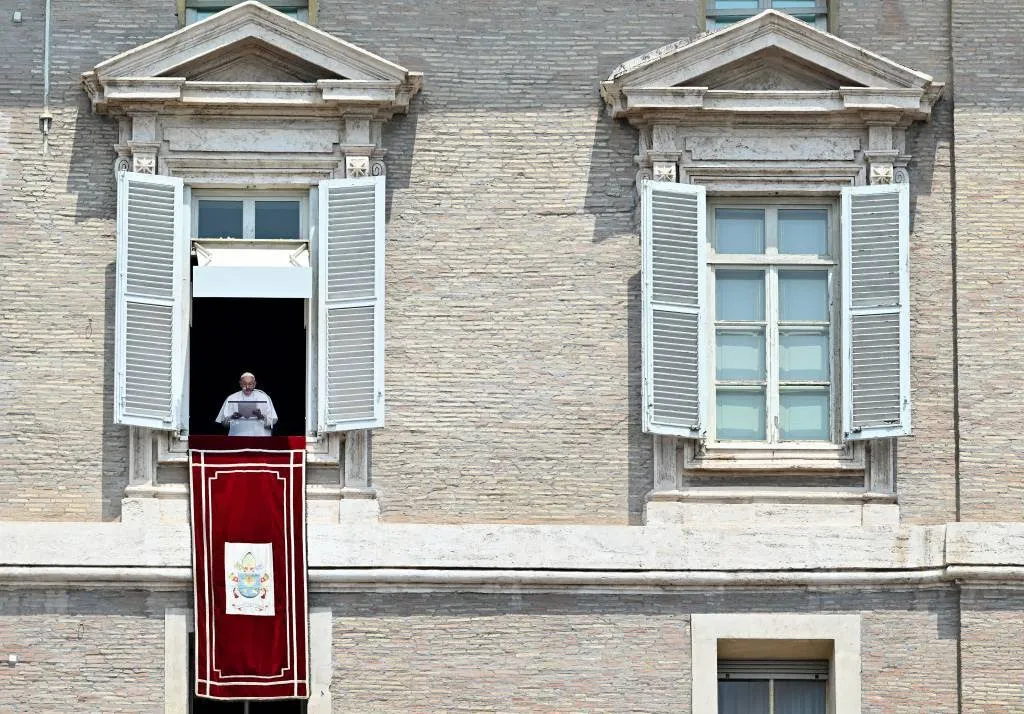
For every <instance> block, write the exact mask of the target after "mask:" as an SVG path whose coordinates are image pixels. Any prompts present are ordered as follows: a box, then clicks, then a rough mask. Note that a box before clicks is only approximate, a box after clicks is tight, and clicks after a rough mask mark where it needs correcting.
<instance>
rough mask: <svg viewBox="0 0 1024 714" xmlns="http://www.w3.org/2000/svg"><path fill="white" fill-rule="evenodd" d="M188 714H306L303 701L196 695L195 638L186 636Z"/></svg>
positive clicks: (304, 701)
mask: <svg viewBox="0 0 1024 714" xmlns="http://www.w3.org/2000/svg"><path fill="white" fill-rule="evenodd" d="M188 673H189V675H188V676H189V682H190V684H189V695H188V712H189V714H306V700H305V699H278V700H274V701H262V702H261V701H248V700H242V701H222V700H220V699H208V698H206V697H200V696H198V695H197V694H196V682H195V676H196V637H195V634H194V633H191V632H190V633H189V635H188Z"/></svg>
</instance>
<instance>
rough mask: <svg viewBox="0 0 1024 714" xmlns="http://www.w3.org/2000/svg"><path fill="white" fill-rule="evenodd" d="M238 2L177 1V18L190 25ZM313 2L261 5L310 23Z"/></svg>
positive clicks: (278, 0)
mask: <svg viewBox="0 0 1024 714" xmlns="http://www.w3.org/2000/svg"><path fill="white" fill-rule="evenodd" d="M240 2H242V0H234V1H233V0H179V8H178V12H179V17H182V18H183V20H182V24H185V25H191V24H192V23H195V22H199V21H200V20H205V19H206V18H208V17H212V16H213V15H216V14H217V13H218V12H220V11H221V10H226V9H227V8H229V7H231V6H232V5H237V4H238V3H240ZM315 2H316V0H266V1H265V2H264V3H263V4H264V5H267V6H268V7H272V8H274V9H275V10H277V11H278V12H281V13H284V14H285V15H288V16H289V17H294V18H295V19H296V20H301V21H302V22H310V15H315V10H316V7H315ZM314 22H315V17H314Z"/></svg>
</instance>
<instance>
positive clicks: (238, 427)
mask: <svg viewBox="0 0 1024 714" xmlns="http://www.w3.org/2000/svg"><path fill="white" fill-rule="evenodd" d="M239 402H266V406H264V405H263V404H260V405H259V409H260V411H261V412H262V413H263V416H262V418H257V417H248V418H246V417H240V418H238V419H232V418H231V415H232V414H234V413H235V412H237V411H240V410H239V408H238V403H239ZM216 421H217V422H218V423H220V424H227V425H228V436H270V431H271V429H272V428H273V426H274V424H276V423H277V412H276V411H274V403H273V402H272V401H270V396H269V395H267V393H266V392H264V391H262V390H260V389H254V390H252V394H248V395H247V394H246V393H245V392H243V391H242V390H239V391H237V392H235V393H234V394H232V395H231V396H229V397H228V398H227V399H225V400H224V406H222V407H221V408H220V414H218V415H217V419H216Z"/></svg>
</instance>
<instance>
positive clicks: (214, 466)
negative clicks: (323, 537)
mask: <svg viewBox="0 0 1024 714" xmlns="http://www.w3.org/2000/svg"><path fill="white" fill-rule="evenodd" d="M304 446H305V444H304V440H303V439H302V438H301V437H269V438H244V437H196V438H193V439H192V440H190V443H189V462H190V471H191V490H192V493H191V496H192V547H193V553H192V554H193V573H194V581H195V614H196V638H195V640H196V657H195V663H196V694H198V695H199V696H203V697H211V698H215V699H281V698H294V697H300V698H302V697H308V696H309V674H308V670H309V666H308V637H307V630H308V619H307V615H308V603H307V588H306V538H305V533H306V527H305V514H304V508H303V506H304V500H303V496H304V491H305V449H304ZM268 544H269V545H268Z"/></svg>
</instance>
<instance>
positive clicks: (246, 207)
mask: <svg viewBox="0 0 1024 714" xmlns="http://www.w3.org/2000/svg"><path fill="white" fill-rule="evenodd" d="M242 237H243V238H245V239H246V240H254V239H255V238H256V201H255V200H254V199H251V198H247V199H245V200H244V201H242Z"/></svg>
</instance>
